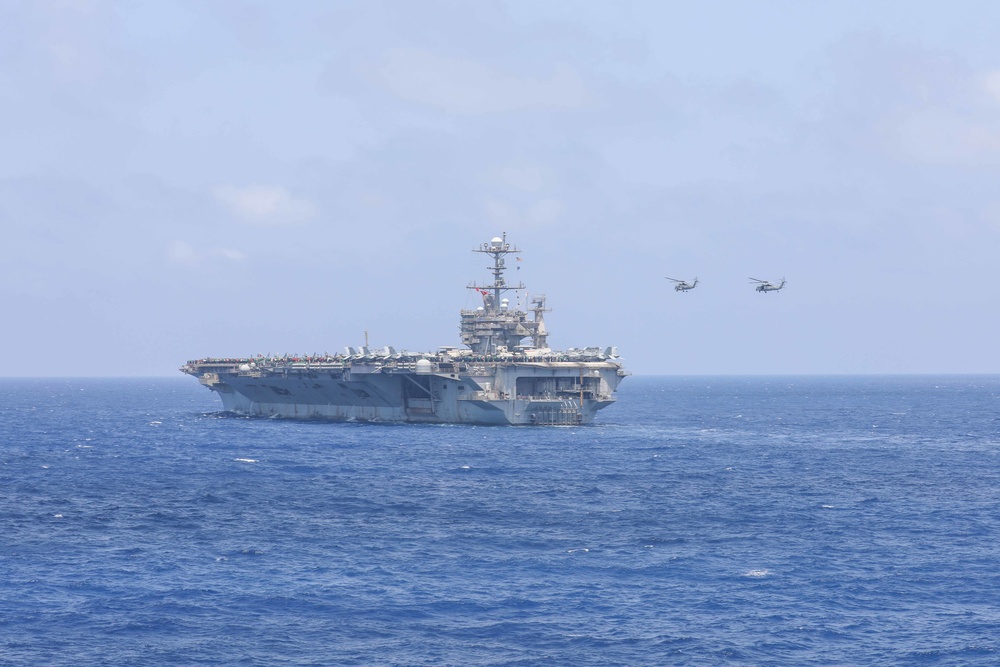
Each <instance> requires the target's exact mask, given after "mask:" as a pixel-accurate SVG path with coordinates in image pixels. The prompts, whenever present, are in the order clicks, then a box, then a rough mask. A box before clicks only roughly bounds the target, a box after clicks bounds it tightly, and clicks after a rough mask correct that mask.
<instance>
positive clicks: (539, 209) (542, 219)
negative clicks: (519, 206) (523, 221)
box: [528, 198, 563, 225]
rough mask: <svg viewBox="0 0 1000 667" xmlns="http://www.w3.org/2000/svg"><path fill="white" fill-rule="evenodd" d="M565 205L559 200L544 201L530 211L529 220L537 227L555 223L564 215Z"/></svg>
mask: <svg viewBox="0 0 1000 667" xmlns="http://www.w3.org/2000/svg"><path fill="white" fill-rule="evenodd" d="M562 211H563V205H562V202H561V201H559V200H558V199H551V198H550V199H543V200H541V201H540V202H538V203H536V204H535V205H534V206H532V207H531V208H530V209H528V219H529V220H530V221H531V222H533V223H535V224H537V225H547V224H549V223H552V222H555V221H556V220H557V219H558V218H559V216H560V214H562Z"/></svg>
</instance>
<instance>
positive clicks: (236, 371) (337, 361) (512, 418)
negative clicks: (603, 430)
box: [181, 234, 628, 426]
mask: <svg viewBox="0 0 1000 667" xmlns="http://www.w3.org/2000/svg"><path fill="white" fill-rule="evenodd" d="M473 252H477V253H483V254H486V255H489V256H490V257H491V258H492V259H493V265H492V266H491V267H489V269H490V271H491V272H492V273H493V282H492V283H488V284H485V285H478V284H475V283H473V284H472V285H469V286H468V289H474V290H476V292H478V293H479V294H480V295H481V296H482V299H483V305H482V306H480V307H478V308H475V309H473V310H463V311H461V325H460V326H461V336H462V343H464V344H465V345H466V346H467V347H468V349H462V350H459V349H456V348H452V347H442V348H441V349H440V350H439V351H437V352H426V353H415V354H414V353H409V352H400V353H397V352H396V351H395V350H394V349H393V348H391V347H385V348H382V349H380V350H370V349H369V348H368V347H367V335H366V343H365V347H362V348H357V349H356V348H352V347H348V348H345V350H344V354H342V355H341V354H336V355H332V356H331V355H329V354H326V355H323V356H312V357H298V356H292V357H289V356H288V355H285V356H283V357H264V356H263V355H258V356H257V357H254V358H242V359H231V358H225V359H218V358H210V359H199V360H197V361H189V362H188V363H187V364H186V365H184V366H183V367H182V368H181V371H183V372H184V373H187V374H189V375H193V376H195V377H197V378H198V380H199V381H200V382H201V383H202V384H203V385H205V386H206V387H208V388H209V389H211V390H212V391H214V392H216V393H217V394H218V395H219V397H220V398H221V399H222V406H223V408H224V409H225V410H227V411H229V412H234V413H237V414H246V415H254V416H260V417H283V418H288V419H328V420H352V421H381V422H415V423H438V424H516V425H539V426H560V425H576V424H589V423H590V422H591V421H592V420H593V419H594V415H595V414H597V411H598V410H601V409H603V408H605V407H607V406H609V405H611V404H612V403H614V401H615V397H614V393H615V391H616V390H617V389H618V384H619V382H621V380H622V378H624V377H625V376H626V375H628V373H627V372H626V371H625V370H624V369H623V368H622V363H621V359H620V358H619V357H618V353H617V351H616V350H615V348H613V347H608V348H605V349H604V350H603V351H602V350H601V348H597V347H588V348H583V349H578V348H570V349H569V350H568V351H566V352H555V351H553V350H551V349H549V347H548V342H547V340H548V331H547V330H546V327H545V321H544V318H543V314H544V313H545V312H547V310H548V309H547V308H546V307H545V297H544V296H537V295H536V296H535V297H534V299H532V301H531V303H532V304H533V306H534V307H533V308H532V309H531V312H532V313H533V315H534V317H533V318H532V319H529V318H528V312H527V311H525V310H520V309H518V308H516V307H511V304H510V300H509V299H506V298H502V297H503V295H504V294H505V293H507V292H511V291H519V290H523V289H524V285H521V284H517V285H512V284H509V283H507V282H506V280H505V279H504V271H505V270H506V268H507V267H506V265H505V263H504V258H505V257H506V256H507V255H509V254H515V253H519V252H521V251H520V250H518V249H517V248H516V247H512V246H511V245H510V244H508V243H507V237H506V234H505V235H504V236H503V238H494V239H493V240H491V241H490V242H489V243H484V244H483V245H482V246H481V247H479V248H475V249H473ZM525 338H530V339H531V343H530V344H527V345H525V344H523V340H524V339H525Z"/></svg>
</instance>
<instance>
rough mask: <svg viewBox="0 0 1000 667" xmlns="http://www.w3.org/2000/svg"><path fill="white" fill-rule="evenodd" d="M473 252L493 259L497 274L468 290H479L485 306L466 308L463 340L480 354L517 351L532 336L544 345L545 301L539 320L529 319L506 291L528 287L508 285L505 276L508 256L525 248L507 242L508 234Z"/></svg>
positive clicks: (462, 327)
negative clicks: (524, 340)
mask: <svg viewBox="0 0 1000 667" xmlns="http://www.w3.org/2000/svg"><path fill="white" fill-rule="evenodd" d="M472 252H478V253H483V254H485V255H489V256H490V257H492V258H493V265H492V266H487V267H486V268H487V270H488V271H490V272H491V273H492V274H493V283H492V284H486V285H480V284H478V283H475V282H473V283H472V284H470V285H469V286H468V289H471V290H475V291H476V292H478V293H479V294H480V295H481V296H482V298H483V305H482V306H480V307H479V308H476V309H475V310H463V311H462V324H461V332H462V343H464V344H465V345H468V346H469V347H470V348H471V349H472V351H473V352H476V353H478V354H488V355H492V354H498V353H500V354H503V353H508V352H515V351H517V348H519V347H522V346H521V340H522V339H524V338H526V337H528V336H532V337H533V342H534V344H535V346H536V347H537V346H539V338H541V342H542V346H544V341H545V338H546V332H545V324H544V322H543V321H542V320H541V319H540V313H541V312H542V311H544V301H543V303H542V304H541V307H540V308H539V307H537V305H536V308H535V309H534V313H535V318H536V321H531V320H529V319H528V314H527V312H525V311H524V310H520V309H519V308H517V307H516V306H515V307H513V308H512V307H511V304H510V301H509V300H508V299H505V298H503V295H504V294H505V293H506V292H511V291H517V290H523V289H525V287H524V285H523V284H522V283H517V284H508V283H507V280H506V279H505V278H504V271H506V270H507V265H506V263H505V261H504V258H505V257H506V256H507V255H512V254H517V253H520V252H521V251H520V250H518V249H517V248H516V247H514V246H511V245H510V244H509V243H507V233H506V232H504V233H503V236H495V237H493V238H492V239H491V240H490V241H489V242H487V243H484V244H482V245H481V246H480V247H478V248H473V249H472Z"/></svg>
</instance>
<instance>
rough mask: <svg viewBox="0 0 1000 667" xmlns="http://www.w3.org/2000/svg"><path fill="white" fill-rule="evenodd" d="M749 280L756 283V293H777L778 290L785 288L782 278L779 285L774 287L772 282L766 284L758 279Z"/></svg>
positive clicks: (765, 281)
mask: <svg viewBox="0 0 1000 667" xmlns="http://www.w3.org/2000/svg"><path fill="white" fill-rule="evenodd" d="M750 280H751V282H755V283H757V291H758V292H777V291H778V290H780V289H781V288H782V287H784V286H785V279H784V278H782V279H781V284H780V285H775V284H774V283H772V282H768V281H767V280H760V279H759V278H751V279H750Z"/></svg>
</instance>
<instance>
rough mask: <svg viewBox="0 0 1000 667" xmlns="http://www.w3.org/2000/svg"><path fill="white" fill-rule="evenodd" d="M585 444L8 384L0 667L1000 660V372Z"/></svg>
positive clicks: (526, 433) (735, 406)
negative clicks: (261, 414)
mask: <svg viewBox="0 0 1000 667" xmlns="http://www.w3.org/2000/svg"><path fill="white" fill-rule="evenodd" d="M619 399H620V400H619V403H618V404H617V405H615V406H612V407H611V408H609V409H607V410H605V411H604V412H602V413H601V414H600V415H599V416H598V419H597V421H596V422H595V424H593V425H591V426H587V427H572V428H532V427H519V428H504V427H469V426H420V425H378V424H350V423H348V424H334V423H296V422H289V421H277V420H266V419H246V418H238V417H232V416H225V415H221V414H219V412H218V411H219V410H220V407H221V405H220V404H219V403H218V401H217V399H215V397H214V395H213V394H211V393H210V392H208V391H206V390H205V389H204V388H202V387H200V386H199V385H198V384H197V383H196V382H194V381H193V380H191V379H190V378H177V379H152V380H137V379H130V380H121V379H115V380H80V379H69V380H52V379H44V380H43V379H36V380H2V381H0V665H74V666H79V665H535V664H551V665H976V664H982V665H994V664H1000V544H998V537H1000V377H993V376H966V377H766V378H746V377H738V378H737V377H732V378H705V377H699V378H664V377H660V378H653V377H632V378H629V379H627V380H626V381H625V382H624V383H623V384H622V386H621V389H620V390H619Z"/></svg>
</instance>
